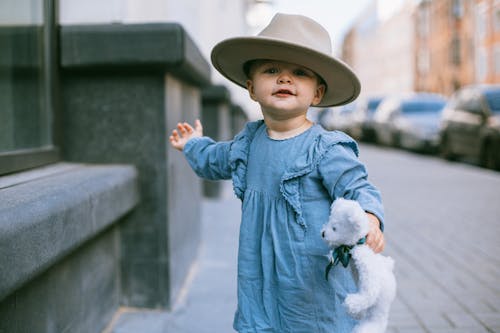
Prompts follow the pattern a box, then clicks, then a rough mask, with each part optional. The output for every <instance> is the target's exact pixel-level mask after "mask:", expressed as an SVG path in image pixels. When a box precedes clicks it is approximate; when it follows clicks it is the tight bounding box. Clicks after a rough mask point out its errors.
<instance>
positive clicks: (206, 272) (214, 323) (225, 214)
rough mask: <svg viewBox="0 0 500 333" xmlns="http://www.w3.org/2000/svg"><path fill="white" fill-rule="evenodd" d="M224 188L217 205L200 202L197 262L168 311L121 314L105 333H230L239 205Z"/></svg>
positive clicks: (216, 201) (234, 306)
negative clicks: (221, 197)
mask: <svg viewBox="0 0 500 333" xmlns="http://www.w3.org/2000/svg"><path fill="white" fill-rule="evenodd" d="M226 185H228V186H226V187H225V188H224V192H226V193H227V194H225V195H223V199H221V200H207V199H205V200H204V202H203V205H202V215H203V219H202V233H203V237H202V239H203V243H202V244H201V246H200V253H199V259H198V261H197V262H196V263H195V265H194V267H193V268H192V270H191V272H190V276H189V278H188V281H186V283H185V286H184V289H183V291H182V295H181V296H180V299H179V300H178V302H177V304H176V305H175V307H174V309H173V311H172V312H165V311H143V310H135V309H122V310H121V312H120V313H119V317H118V318H116V320H115V323H114V325H113V328H112V329H111V330H110V333H215V332H217V333H226V332H227V333H230V332H234V331H233V329H232V324H233V315H234V311H235V309H236V264H237V254H238V233H239V221H240V216H241V214H240V202H239V200H238V199H236V198H235V197H234V195H232V189H231V188H230V187H229V186H230V183H228V184H226ZM229 192H230V193H229Z"/></svg>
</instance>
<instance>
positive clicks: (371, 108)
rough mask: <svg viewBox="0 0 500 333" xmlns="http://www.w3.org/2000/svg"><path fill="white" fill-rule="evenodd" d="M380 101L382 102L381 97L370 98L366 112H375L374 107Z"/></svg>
mask: <svg viewBox="0 0 500 333" xmlns="http://www.w3.org/2000/svg"><path fill="white" fill-rule="evenodd" d="M380 102H382V98H377V99H372V100H370V101H368V112H370V113H373V112H375V109H376V108H377V107H378V106H379V104H380Z"/></svg>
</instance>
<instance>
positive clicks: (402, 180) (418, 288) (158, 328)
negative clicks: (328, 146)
mask: <svg viewBox="0 0 500 333" xmlns="http://www.w3.org/2000/svg"><path fill="white" fill-rule="evenodd" d="M361 160H363V161H364V162H365V163H366V165H367V167H368V171H369V175H370V179H371V180H372V181H373V182H374V183H375V184H376V185H377V186H378V187H379V188H380V189H381V191H382V194H383V198H384V204H385V207H386V231H385V234H386V239H387V247H386V251H385V254H386V255H390V256H392V257H393V258H394V259H395V261H396V277H397V281H398V295H397V299H396V301H395V302H394V304H393V307H392V311H391V316H390V322H389V327H388V330H387V332H388V333H417V332H418V333H483V332H490V333H492V332H498V333H500V242H499V241H498V238H499V236H500V205H499V203H500V173H498V172H493V171H488V170H483V169H480V168H477V167H474V166H469V165H466V164H460V163H449V162H446V161H443V160H440V159H438V158H435V157H428V156H420V155H415V154H410V153H405V152H401V151H397V150H391V149H383V148H377V147H372V146H369V145H362V146H361ZM226 185H227V186H225V188H227V189H228V192H230V184H228V183H226ZM239 209H240V203H239V202H238V201H237V200H236V199H234V198H232V196H231V195H230V194H226V195H224V196H223V198H222V199H220V200H205V201H204V202H203V217H204V218H203V221H202V228H203V234H204V238H203V243H202V244H201V248H200V253H199V260H198V261H197V262H196V264H195V265H194V266H193V269H192V272H191V275H190V278H189V279H188V281H187V282H186V285H185V289H184V293H183V296H182V297H181V299H180V300H179V301H178V302H177V304H176V305H175V307H174V309H173V310H172V311H171V312H162V311H143V310H134V309H122V310H121V313H120V315H119V316H117V318H116V320H115V322H114V324H113V326H112V327H111V328H110V329H108V332H113V333H132V332H134V333H135V332H141V333H195V332H196V333H214V332H217V333H225V332H228V333H229V332H233V330H232V318H233V313H234V310H235V307H236V256H237V240H238V227H239V226H238V221H239V216H240V212H239Z"/></svg>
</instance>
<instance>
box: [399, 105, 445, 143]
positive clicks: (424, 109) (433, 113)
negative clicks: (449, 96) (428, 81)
mask: <svg viewBox="0 0 500 333" xmlns="http://www.w3.org/2000/svg"><path fill="white" fill-rule="evenodd" d="M445 105H446V99H445V98H440V97H436V98H435V99H428V100H427V99H426V100H425V102H424V103H420V102H419V103H414V104H413V105H412V106H410V105H407V106H406V107H403V109H402V114H401V117H400V118H399V119H398V121H397V122H396V133H397V134H396V135H397V137H398V139H399V141H398V144H399V147H401V148H404V149H407V150H411V151H416V152H422V153H436V152H437V151H438V150H439V143H440V139H439V123H440V119H441V114H442V111H443V109H444V107H445Z"/></svg>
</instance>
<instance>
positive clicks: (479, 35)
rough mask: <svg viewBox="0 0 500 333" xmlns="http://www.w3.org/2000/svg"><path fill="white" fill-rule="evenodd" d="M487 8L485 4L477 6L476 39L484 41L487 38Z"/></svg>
mask: <svg viewBox="0 0 500 333" xmlns="http://www.w3.org/2000/svg"><path fill="white" fill-rule="evenodd" d="M487 18H488V16H487V7H486V4H485V3H484V2H481V3H479V4H478V5H477V6H476V19H475V22H476V29H475V30H476V39H477V40H480V41H481V40H483V39H484V38H485V37H486V23H487V20H486V19H487Z"/></svg>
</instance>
